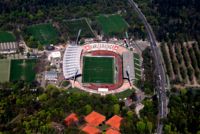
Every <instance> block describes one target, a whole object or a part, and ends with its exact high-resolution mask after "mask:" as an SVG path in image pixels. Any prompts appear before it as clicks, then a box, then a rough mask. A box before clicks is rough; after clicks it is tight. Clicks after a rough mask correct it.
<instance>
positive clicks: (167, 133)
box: [164, 124, 171, 134]
mask: <svg viewBox="0 0 200 134" xmlns="http://www.w3.org/2000/svg"><path fill="white" fill-rule="evenodd" d="M164 133H165V134H170V133H171V125H168V124H166V125H165V126H164Z"/></svg>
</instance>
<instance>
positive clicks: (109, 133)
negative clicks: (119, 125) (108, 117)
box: [106, 128, 120, 134]
mask: <svg viewBox="0 0 200 134" xmlns="http://www.w3.org/2000/svg"><path fill="white" fill-rule="evenodd" d="M106 134H120V132H119V131H117V130H113V129H112V128H109V129H108V130H106Z"/></svg>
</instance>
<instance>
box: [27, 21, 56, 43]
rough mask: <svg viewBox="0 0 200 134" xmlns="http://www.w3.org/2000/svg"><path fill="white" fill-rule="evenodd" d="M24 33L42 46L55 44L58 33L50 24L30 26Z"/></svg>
mask: <svg viewBox="0 0 200 134" xmlns="http://www.w3.org/2000/svg"><path fill="white" fill-rule="evenodd" d="M25 32H26V33H27V34H28V35H29V36H32V37H33V38H34V39H35V40H37V41H39V42H40V43H41V44H42V45H49V44H56V43H57V42H58V39H59V36H58V31H57V30H56V29H55V28H54V27H53V26H52V24H50V23H49V24H38V25H33V26H30V27H28V28H27V29H26V31H25Z"/></svg>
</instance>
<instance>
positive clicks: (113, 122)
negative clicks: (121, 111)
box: [106, 115, 123, 130]
mask: <svg viewBox="0 0 200 134" xmlns="http://www.w3.org/2000/svg"><path fill="white" fill-rule="evenodd" d="M122 119H123V118H122V117H120V116H118V115H114V116H113V117H112V118H110V119H109V120H107V121H106V124H107V125H109V126H110V127H111V128H113V129H117V130H120V125H121V121H122Z"/></svg>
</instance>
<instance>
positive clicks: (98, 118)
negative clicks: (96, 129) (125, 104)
mask: <svg viewBox="0 0 200 134" xmlns="http://www.w3.org/2000/svg"><path fill="white" fill-rule="evenodd" d="M105 120H106V117H105V116H103V115H101V114H99V113H97V112H95V111H93V112H91V113H90V114H88V115H87V116H86V117H85V121H86V122H87V123H88V124H90V125H92V126H98V125H100V124H101V123H102V122H103V121H105Z"/></svg>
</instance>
